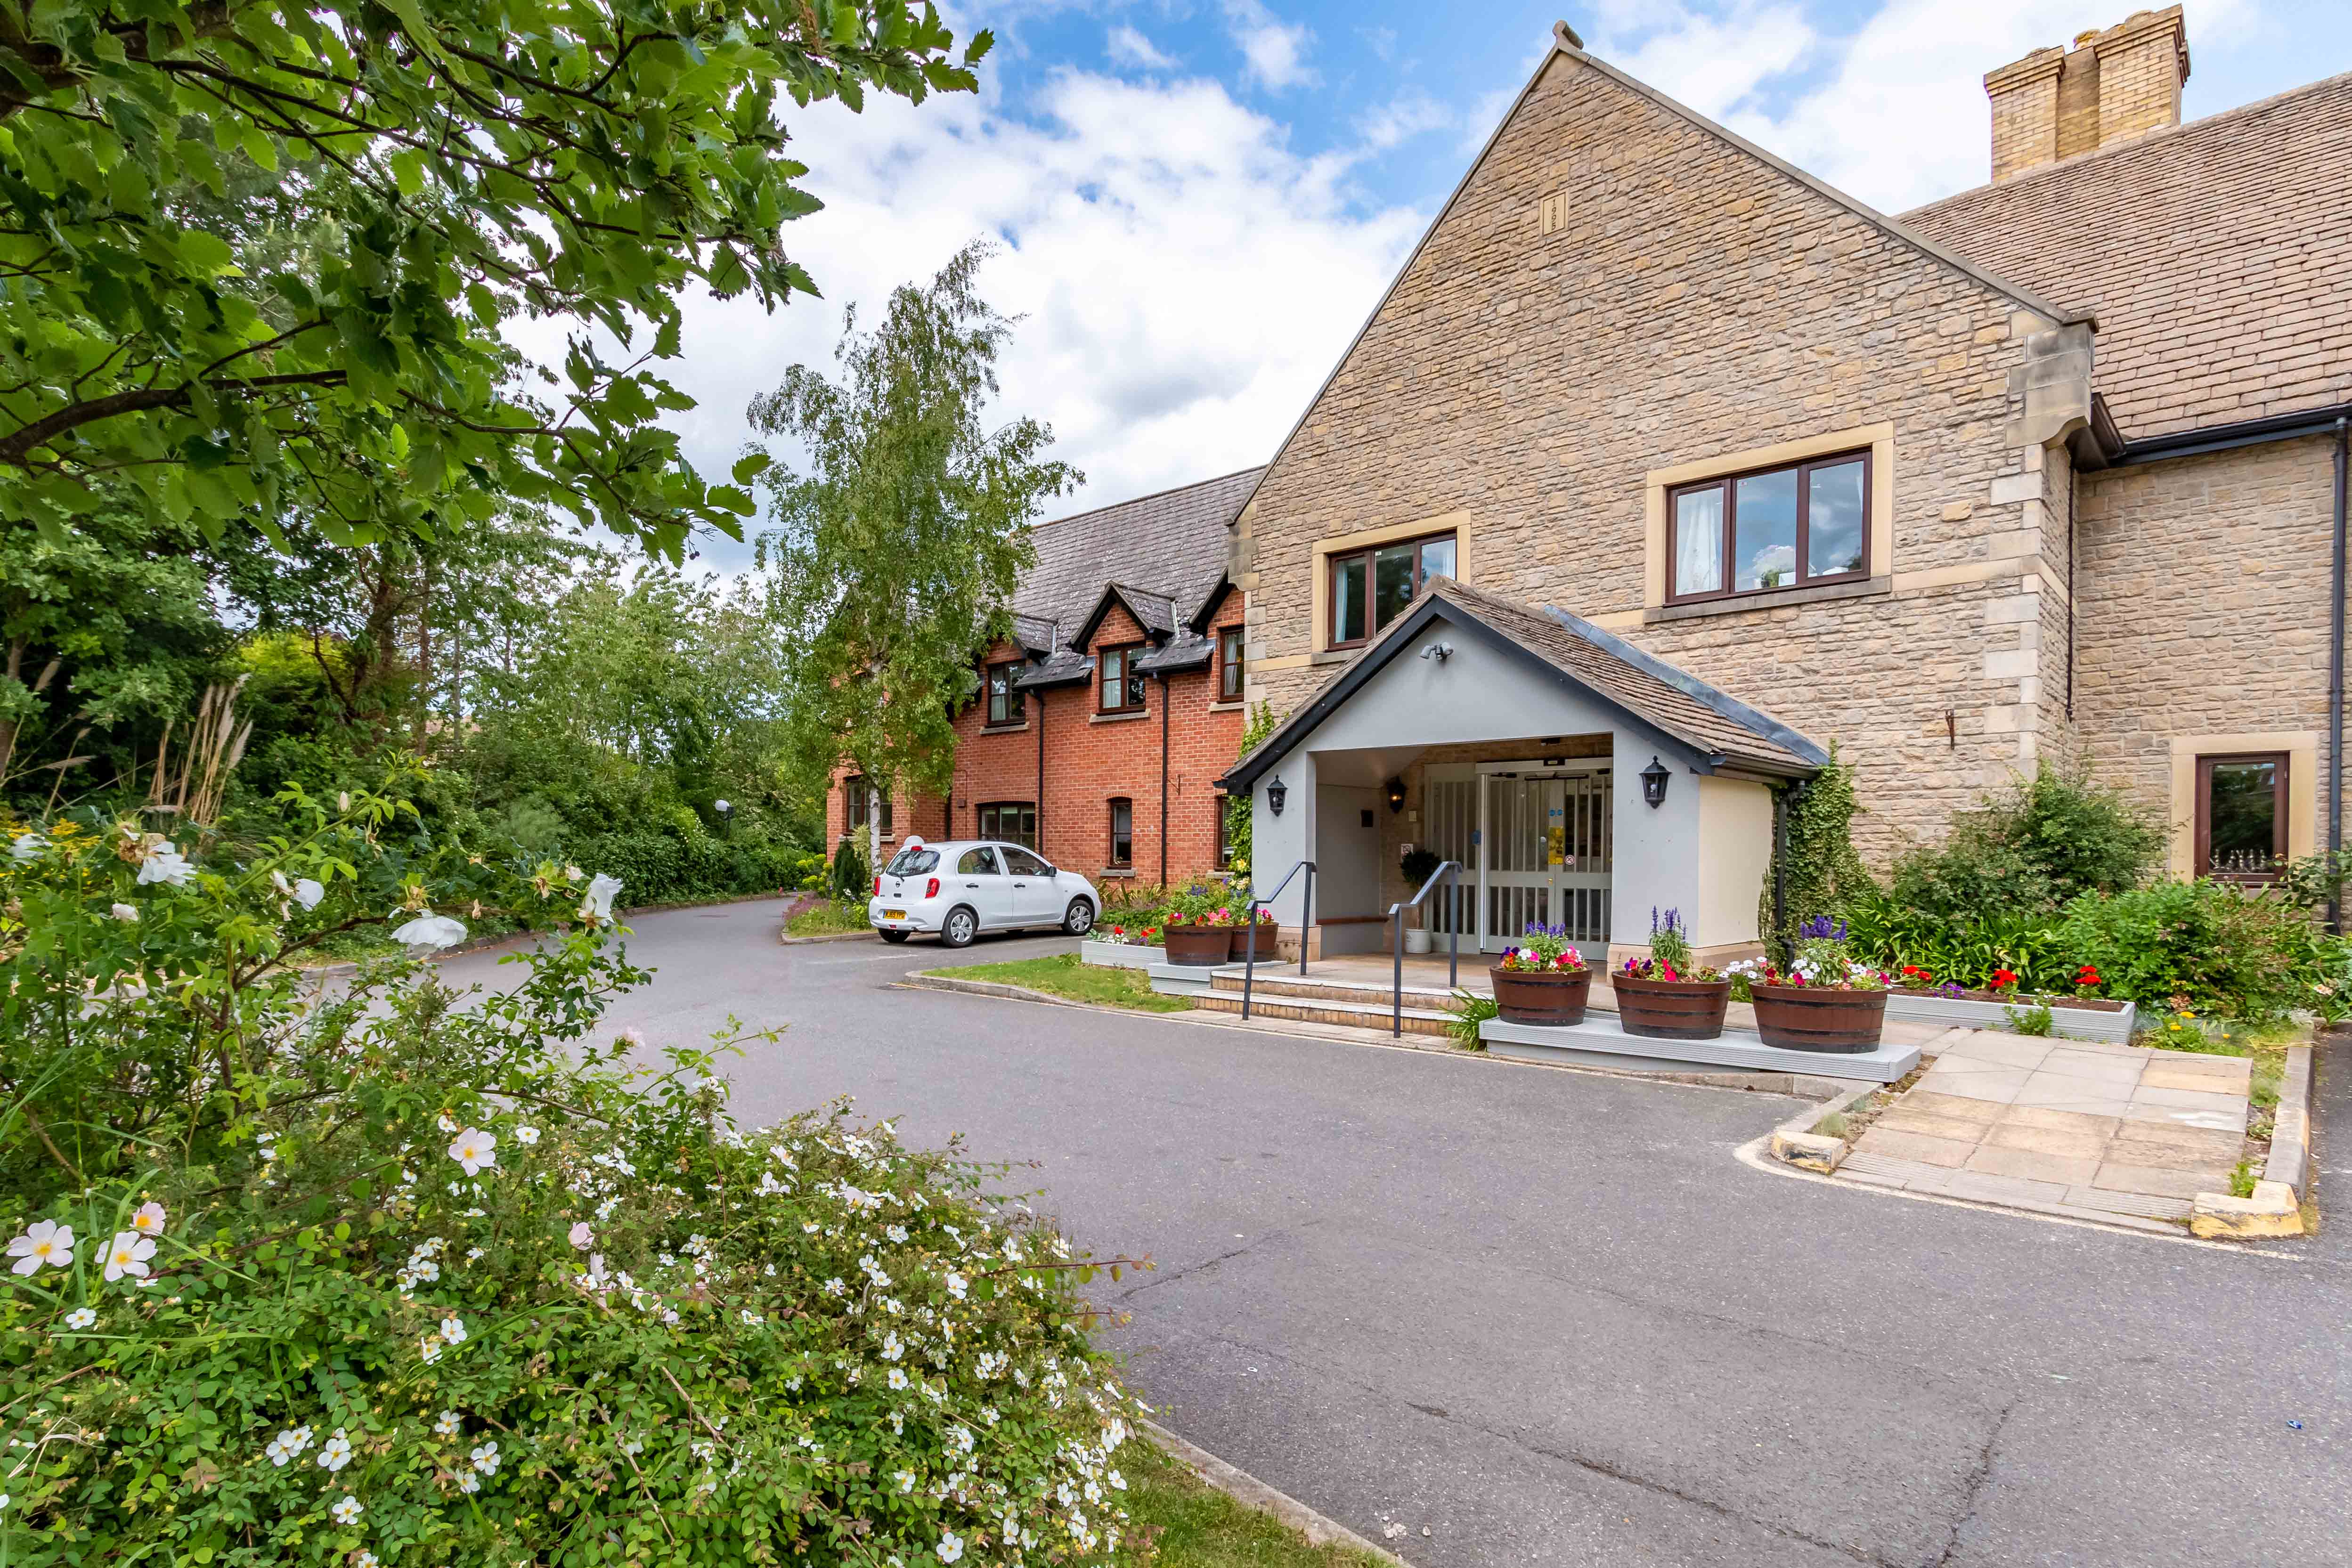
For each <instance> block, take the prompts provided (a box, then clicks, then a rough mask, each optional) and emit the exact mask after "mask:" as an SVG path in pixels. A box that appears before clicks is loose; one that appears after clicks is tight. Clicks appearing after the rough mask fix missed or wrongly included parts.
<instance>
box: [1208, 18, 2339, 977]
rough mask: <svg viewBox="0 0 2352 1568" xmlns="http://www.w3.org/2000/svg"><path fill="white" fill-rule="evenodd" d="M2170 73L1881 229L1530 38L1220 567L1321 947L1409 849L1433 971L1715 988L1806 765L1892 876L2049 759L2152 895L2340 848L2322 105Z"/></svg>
mask: <svg viewBox="0 0 2352 1568" xmlns="http://www.w3.org/2000/svg"><path fill="white" fill-rule="evenodd" d="M2188 73H2189V42H2188V37H2187V33H2186V25H2185V22H2184V20H2183V16H2182V13H2181V10H2180V8H2179V7H2178V6H2174V7H2170V8H2168V9H2165V10H2161V11H2148V12H2140V13H2137V14H2135V15H2133V16H2130V17H2128V18H2126V20H2124V21H2123V22H2121V23H2120V24H2119V25H2117V26H2113V27H2109V28H2107V29H2105V30H2104V31H2101V32H2097V33H2093V34H2086V35H2084V37H2081V38H2079V39H2077V40H2076V42H2075V43H2074V46H2073V47H2067V48H2050V49H2044V50H2040V51H2037V52H2036V53H2034V54H2032V55H2029V56H2028V57H2025V58H2024V59H2022V60H2020V61H2017V62H2015V63H2013V64H2011V65H2010V66H2007V67H2004V68H2001V69H1999V70H1996V71H1994V72H1992V73H1991V74H1990V76H1988V77H1987V78H1985V83H1986V90H1987V93H1988V98H1989V102H1988V110H1989V114H1990V120H1991V123H1992V157H1991V173H1992V175H1993V178H1992V180H1991V181H1990V183H1988V184H1986V185H1985V186H1983V187H1980V188H1979V189H1976V190H1972V191H1969V192H1966V193H1961V194H1959V195H1957V196H1954V197H1951V198H1949V199H1948V200H1945V201H1942V202H1938V203H1936V204H1932V205H1930V206H1927V207H1925V208H1922V209H1919V210H1918V211H1916V212H1913V213H1909V214H1904V215H1903V216H1901V217H1899V218H1898V217H1889V216H1887V215H1885V214H1880V213H1877V212H1874V211H1873V210H1871V209H1870V208H1868V207H1866V206H1864V205H1863V204H1860V203H1858V202H1856V201H1854V200H1853V199H1852V198H1851V197H1848V196H1845V195H1843V193H1839V192H1837V191H1835V190H1833V189H1832V188H1831V187H1829V186H1828V185H1826V184H1824V183H1822V182H1821V181H1820V180H1818V179H1815V178H1814V177H1812V176H1811V175H1810V174H1807V173H1806V172H1803V171H1801V170H1800V169H1797V168H1794V167H1792V166H1790V165H1789V164H1788V163H1786V162H1782V161H1780V159H1777V158H1775V157H1773V156H1771V155H1770V154H1769V153H1767V152H1764V151H1763V150H1761V149H1760V148H1758V147H1756V146H1754V145H1753V144H1751V143H1749V142H1748V141H1744V140H1742V139H1741V138H1739V137H1738V136H1736V135H1734V134H1733V133H1731V132H1730V131H1727V130H1725V129H1724V128H1723V127H1721V126H1719V125H1717V124H1715V123H1713V122H1712V121H1710V120H1707V119H1706V118H1705V117H1704V116H1702V115H1699V114H1697V113H1696V112H1695V111H1693V110H1689V109H1687V108H1685V107H1684V106H1683V105H1681V104H1678V103H1676V102H1675V101H1674V100H1672V99H1669V98H1667V97H1665V96H1664V94H1661V93H1660V92H1658V91H1657V90H1656V89H1653V88H1651V87H1649V86H1648V85H1646V84H1644V83H1643V82H1641V81H1639V80H1636V79H1634V78H1632V77H1630V76H1628V75H1626V74H1625V73H1624V72H1622V71H1621V70H1619V69H1617V68H1614V67H1612V66H1611V65H1609V64H1608V63H1607V62H1605V61H1602V60H1601V59H1599V58H1597V57H1594V56H1592V55H1591V54H1590V53H1589V52H1587V51H1586V50H1584V49H1583V48H1582V47H1581V45H1580V43H1579V42H1578V40H1577V39H1576V37H1575V36H1574V34H1573V33H1571V32H1570V31H1569V30H1568V29H1567V28H1566V26H1561V27H1560V28H1559V29H1558V30H1557V31H1556V35H1555V40H1554V47H1553V48H1552V49H1551V51H1550V52H1549V55H1548V56H1547V57H1546V58H1545V59H1544V60H1543V61H1542V62H1541V63H1540V64H1539V65H1538V68H1536V70H1535V72H1534V74H1533V76H1532V77H1531V78H1530V79H1529V80H1528V84H1527V87H1526V89H1524V91H1523V92H1522V93H1521V95H1520V97H1519V98H1518V99H1517V102H1516V103H1515V104H1514V105H1513V106H1512V107H1511V109H1510V110H1509V111H1508V112H1507V115H1506V116H1505V117H1504V120H1503V122H1502V124H1501V125H1500V126H1499V127H1498V128H1497V129H1496V132H1495V134H1494V136H1493V138H1492V139H1491V140H1490V141H1488V142H1487V144H1486V147H1485V148H1484V150H1483V151H1482V152H1480V153H1479V154H1478V156H1477V157H1476V159H1475V162H1473V164H1472V166H1471V168H1470V169H1469V171H1468V172H1466V173H1465V176H1464V178H1463V181H1462V183H1461V184H1460V185H1459V186H1458V187H1457V188H1456V190H1455V191H1454V193H1453V195H1452V196H1451V197H1450V198H1449V200H1448V201H1447V203H1446V204H1445V205H1444V208H1443V209H1442V210H1441V211H1440V213H1439V214H1438V216H1437V218H1436V219H1435V221H1434V222H1433V225H1432V226H1431V228H1430V229H1429V231H1428V233H1427V234H1426V235H1424V236H1423V240H1422V242H1421V244H1420V245H1419V246H1418V247H1417V248H1416V249H1415V251H1414V252H1413V254H1412V256H1411V257H1410V258H1409V259H1408V261H1407V262H1406V264H1405V266H1404V267H1403V269H1402V272H1401V273H1400V274H1399V275H1398V277H1396V279H1395V281H1394V282H1393V283H1392V284H1391V287H1390V289H1389V292H1388V294H1387V295H1386V296H1385V297H1384V298H1383V299H1382V300H1381V303H1380V305H1379V306H1378V308H1376V309H1375V311H1374V312H1373V314H1372V316H1371V317H1370V319H1369V320H1368V321H1367V322H1366V324H1365V325H1364V327H1363V329H1362V330H1361V331H1360V334H1359V336H1358V337H1357V339H1356V340H1355V341H1354V342H1353V343H1352V344H1351V345H1350V346H1349V349H1348V350H1347V353H1346V355H1345V356H1344V358H1343V359H1342V360H1341V361H1340V363H1339V365H1338V367H1337V368H1336V369H1335V370H1334V371H1333V372H1332V374H1331V376H1330V379H1329V380H1328V382H1326V383H1325V385H1324V387H1323V388H1322V390H1321V391H1320V392H1318V395H1317V396H1316V398H1315V399H1314V401H1313V402H1312V403H1311V404H1310V405H1309V406H1308V407H1307V410H1306V412H1305V413H1304V414H1303V415H1302V417H1301V418H1300V420H1299V422H1298V423H1297V425H1296V426H1295V427H1294V428H1293V429H1292V430H1291V431H1290V432H1289V434H1287V435H1286V437H1284V439H1283V440H1282V442H1281V444H1280V445H1279V446H1278V448H1277V449H1276V453H1275V455H1274V458H1273V460H1272V462H1271V463H1270V464H1269V465H1267V467H1266V469H1265V472H1264V474H1263V475H1262V476H1261V477H1260V478H1259V480H1258V482H1257V484H1256V486H1255V488H1254V489H1253V490H1252V491H1251V493H1250V496H1249V497H1248V499H1247V501H1246V503H1245V505H1244V507H1243V508H1242V510H1241V512H1240V514H1239V516H1238V517H1237V518H1236V520H1235V524H1234V552H1233V566H1232V570H1233V576H1234V580H1235V581H1236V582H1238V583H1239V584H1240V585H1241V586H1242V588H1243V589H1244V593H1245V597H1246V600H1247V612H1246V624H1247V636H1246V643H1247V653H1248V660H1249V664H1248V669H1249V688H1248V695H1249V696H1250V697H1251V698H1253V699H1255V698H1259V697H1263V698H1265V699H1266V700H1268V701H1269V702H1270V703H1271V704H1272V706H1273V707H1274V709H1275V711H1276V712H1277V713H1280V714H1286V715H1287V716H1288V717H1287V718H1286V722H1285V725H1284V727H1282V728H1281V729H1279V730H1277V731H1276V734H1275V735H1273V736H1272V737H1269V739H1268V740H1267V741H1266V742H1265V745H1263V746H1262V747H1259V748H1257V749H1256V750H1255V751H1254V752H1253V754H1252V755H1251V757H1250V758H1247V759H1245V760H1244V763H1243V764H1241V765H1239V766H1237V767H1236V768H1234V770H1233V771H1232V772H1231V773H1229V774H1228V775H1226V777H1225V779H1224V782H1225V784H1226V786H1227V787H1228V788H1229V789H1248V790H1251V791H1253V792H1254V795H1255V807H1254V822H1255V840H1256V851H1257V858H1258V861H1259V862H1260V869H1261V870H1262V871H1263V872H1264V873H1266V879H1267V880H1271V879H1272V878H1273V877H1274V876H1276V875H1278V874H1279V873H1281V872H1282V871H1283V870H1286V868H1287V866H1288V865H1289V864H1290V863H1291V862H1292V861H1294V860H1296V859H1301V858H1313V859H1315V860H1316V861H1317V862H1318V866H1319V867H1320V868H1321V877H1320V881H1321V882H1322V883H1323V884H1324V887H1325V890H1326V891H1327V892H1328V895H1329V900H1330V901H1329V902H1326V903H1325V904H1324V907H1322V908H1318V910H1317V911H1316V919H1315V925H1316V926H1317V927H1318V929H1317V930H1316V931H1315V932H1314V933H1313V935H1312V936H1311V937H1310V940H1316V941H1320V942H1323V943H1325V944H1326V945H1327V946H1328V945H1330V944H1334V943H1337V944H1339V945H1341V946H1344V945H1345V938H1346V937H1347V936H1349V935H1350V934H1349V933H1348V932H1346V931H1345V930H1343V929H1336V930H1335V929H1332V928H1328V927H1325V924H1324V918H1323V917H1324V915H1326V913H1327V912H1330V913H1336V914H1337V915H1339V917H1340V918H1341V919H1342V920H1343V921H1344V919H1345V918H1346V916H1347V915H1349V913H1350V912H1351V911H1352V909H1353V908H1354V906H1355V905H1358V904H1360V905H1361V906H1362V907H1363V908H1365V909H1367V910H1371V909H1377V908H1381V907H1385V904H1386V903H1387V902H1388V901H1390V900H1392V899H1393V898H1395V897H1397V896H1400V895H1401V894H1402V893H1403V892H1404V885H1403V882H1402V877H1401V875H1400V873H1399V871H1398V860H1399V858H1400V856H1401V854H1402V851H1403V849H1404V848H1405V847H1406V846H1407V845H1408V844H1417V845H1420V846H1424V847H1428V848H1433V849H1435V850H1438V851H1439V852H1442V853H1444V854H1446V855H1447V856H1449V857H1451V858H1455V859H1458V860H1460V861H1462V862H1463V863H1464V864H1465V866H1468V867H1470V868H1471V873H1472V878H1473V880H1472V885H1471V888H1470V890H1469V892H1468V893H1467V894H1465V898H1464V900H1463V902H1462V905H1461V907H1460V908H1459V909H1458V910H1450V911H1445V912H1442V913H1441V914H1440V915H1438V916H1437V921H1438V922H1439V923H1441V924H1442V923H1444V922H1449V921H1458V922H1459V923H1460V925H1461V926H1462V928H1463V930H1464V931H1465V940H1467V938H1468V936H1469V935H1470V934H1473V933H1475V935H1476V936H1479V937H1480V938H1481V939H1483V940H1485V941H1487V942H1489V943H1496V942H1501V941H1507V940H1508V939H1509V938H1510V936H1513V935H1515V934H1516V932H1517V924H1518V923H1519V922H1521V921H1523V920H1525V919H1528V918H1538V919H1547V920H1550V921H1552V922H1554V923H1559V922H1560V921H1563V920H1565V921H1567V922H1568V923H1570V924H1572V925H1576V926H1577V927H1578V929H1579V934H1580V936H1582V937H1583V938H1585V939H1586V940H1588V941H1590V942H1591V943H1592V944H1594V945H1595V946H1600V945H1603V944H1607V943H1609V942H1611V941H1612V939H1615V940H1616V941H1617V944H1618V946H1621V947H1622V946H1627V945H1629V944H1630V943H1637V942H1639V941H1641V940H1642V939H1643V938H1644V937H1645V936H1646V914H1647V910H1648V907H1649V906H1650V905H1652V904H1658V905H1661V906H1665V905H1673V906H1678V907H1680V908H1681V909H1683V910H1684V911H1685V913H1686V914H1688V913H1689V912H1691V911H1694V910H1696V911H1698V912H1699V919H1698V925H1699V930H1698V933H1697V936H1698V939H1699V941H1700V943H1701V945H1702V946H1706V947H1709V948H1713V949H1716V950H1717V951H1721V952H1729V951H1733V950H1736V949H1738V948H1741V947H1742V946H1745V945H1746V944H1748V943H1751V942H1753V941H1754V939H1755V937H1756V936H1757V929H1756V908H1757V895H1758V893H1759V874H1760V868H1761V867H1762V865H1763V864H1764V863H1765V856H1764V848H1765V842H1764V841H1768V840H1769V834H1770V832H1771V831H1772V825H1771V824H1772V815H1771V812H1772V810H1773V805H1772V802H1773V800H1775V799H1776V796H1775V795H1774V793H1773V791H1774V790H1776V789H1779V788H1780V787H1782V786H1785V785H1788V784H1790V783H1796V782H1801V779H1803V778H1804V777H1805V776H1806V775H1807V774H1808V773H1809V772H1810V771H1811V769H1812V768H1813V767H1814V766H1816V765H1817V761H1816V759H1818V758H1819V757H1821V756H1822V754H1823V753H1824V752H1825V750H1826V748H1827V747H1830V746H1832V745H1834V746H1835V747H1837V748H1838V750H1839V752H1840V754H1841V756H1842V757H1843V758H1845V759H1846V760H1848V761H1850V762H1852V763H1853V764H1854V766H1855V768H1856V771H1857V775H1858V777H1857V788H1858V790H1859V794H1860V798H1861V800H1862V803H1863V806H1864V816H1863V817H1862V818H1861V819H1860V821H1858V822H1857V840H1858V841H1859V842H1860V843H1861V845H1862V847H1863V848H1864V852H1865V853H1866V854H1867V855H1869V856H1870V857H1871V858H1873V859H1874V860H1877V861H1880V862H1883V861H1884V860H1885V857H1886V856H1888V855H1889V854H1891V853H1892V852H1895V850H1896V849H1898V848H1900V847H1901V846H1902V845H1903V844H1905V843H1906V842H1909V841H1918V840H1921V839H1926V838H1928V837H1931V836H1933V835H1935V834H1937V833H1938V832H1939V831H1941V830H1942V829H1943V827H1944V826H1945V825H1946V824H1947V823H1948V821H1949V819H1950V817H1951V814H1952V813H1953V812H1954V811H1955V810H1958V809H1960V808H1963V807H1966V806H1968V805H1969V804H1971V803H1973V802H1974V801H1975V800H1977V799H1978V797H1979V795H1980V794H1981V793H1982V792H1983V791H1984V790H1986V789H1989V788H1992V787H1996V786H1998V785H2000V783H2002V782H2003V781H2004V780H2005V779H2009V778H2011V776H2013V775H2014V774H2015V773H2017V772H2019V771H2021V770H2028V771H2030V770H2031V769H2032V768H2033V767H2034V766H2035V765H2036V763H2037V761H2038V760H2040V759H2042V758H2058V759H2073V758H2078V757H2087V758H2089V759H2090V760H2091V761H2092V762H2093V764H2094V765H2095V769H2096V770H2097V772H2098V774H2099V775H2100V776H2101V777H2102V778H2104V779H2106V780H2107V781H2110V782H2112V783H2115V784H2117V785H2120V786H2122V787H2124V788H2126V789H2130V790H2132V791H2134V792H2136V793H2137V795H2138V796H2139V797H2140V798H2141V799H2142V800H2145V801H2146V802H2147V804H2148V805H2149V806H2150V807H2151V808H2152V809H2153V810H2155V811H2157V812H2158V813H2159V814H2160V815H2161V816H2162V817H2163V818H2164V820H2165V821H2168V823H2169V824H2170V828H2171V837H2172V851H2171V854H2172V864H2173V868H2174V869H2175V870H2176V871H2178V872H2180V873H2200V874H2202V873H2213V874H2224V875H2234V876H2250V877H2259V876H2262V875H2264V874H2267V873H2269V872H2271V871H2272V870H2273V869H2274V868H2275V867H2276V865H2277V864H2278V863H2279V862H2281V861H2282V860H2284V859H2285V858H2287V857H2290V856H2293V855H2298V854H2304V853H2308V852H2312V851H2313V850H2315V849H2317V848H2323V847H2328V846H2332V845H2335V844H2336V843H2338V842H2340V819H2341V804H2342V794H2341V789H2340V787H2339V785H2338V784H2337V782H2336V779H2337V778H2338V777H2339V775H2340V772H2341V768H2340V767H2339V761H2340V758H2341V753H2342V720H2343V681H2342V659H2343V635H2344V633H2343V620H2342V615H2343V608H2344V599H2343V593H2344V580H2345V568H2344V552H2345V520H2344V507H2345V499H2344V488H2343V477H2342V465H2343V463H2344V460H2345V459H2344V444H2345V431H2346V416H2347V413H2352V402H2347V399H2348V398H2352V203H2347V202H2346V201H2345V200H2344V171H2345V169H2346V168H2347V166H2352V165H2347V155H2352V77H2338V78H2332V79H2329V80H2326V81H2321V82H2317V83H2315V84H2313V85H2312V86H2310V87H2307V88H2304V89H2298V90H2296V91H2294V92H2290V93H2286V94H2284V95H2281V96H2279V97H2276V98H2273V99H2267V100H2265V101H2263V102H2260V103H2255V104H2252V105H2249V106H2246V107H2245V108H2242V109H2239V110H2233V111H2231V112H2229V113H2227V114H2222V115H2217V116H2215V117H2213V118H2211V119H2210V120H2202V121H2197V122H2193V123H2189V124H2181V123H2179V106H2180V89H2181V84H2182V82H2183V81H2184V80H2185V79H2186V78H2187V76H2188ZM1674 694H1679V695H1674ZM1684 698H1688V699H1690V702H1695V703H1696V705H1697V706H1696V707H1692V706H1689V703H1686V702H1685V701H1684V700H1683V699H1684ZM1726 727H1728V728H1726ZM1278 802H1286V804H1287V810H1279V809H1277V805H1278ZM1349 868H1353V869H1352V870H1351V869H1349ZM1352 883H1362V885H1360V886H1355V885H1352ZM1343 884H1344V885H1343ZM1343 902H1344V904H1345V905H1346V907H1344V908H1343V907H1340V906H1339V905H1340V904H1341V903H1343ZM1621 906H1622V910H1623V911H1624V912H1625V914H1627V915H1632V914H1633V912H1634V911H1636V910H1639V911H1641V912H1642V915H1641V918H1639V919H1636V920H1634V921H1632V922H1627V921H1624V920H1620V919H1618V918H1617V917H1616V914H1615V911H1616V910H1617V909H1618V908H1620V907H1621ZM1277 913H1278V914H1280V915H1282V917H1283V918H1284V920H1285V922H1286V925H1291V926H1292V927H1293V929H1296V928H1297V922H1299V921H1300V919H1301V917H1302V915H1303V914H1304V911H1303V910H1302V909H1301V908H1300V907H1299V904H1298V901H1297V898H1296V897H1295V896H1294V897H1292V898H1290V899H1289V900H1287V901H1286V904H1283V905H1278V906H1277ZM1628 925H1631V926H1632V927H1633V928H1632V929H1630V930H1629V929H1627V927H1628Z"/></svg>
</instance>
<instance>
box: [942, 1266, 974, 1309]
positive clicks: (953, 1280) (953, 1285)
mask: <svg viewBox="0 0 2352 1568" xmlns="http://www.w3.org/2000/svg"><path fill="white" fill-rule="evenodd" d="M970 1287H971V1281H969V1280H967V1279H965V1278H964V1277H963V1276H962V1275H961V1274H959V1273H957V1272H956V1271H955V1270H952V1269H950V1270H948V1294H949V1295H950V1296H953V1297H954V1298H955V1299H956V1300H957V1301H962V1300H963V1293H964V1291H966V1290H967V1289H969V1288H970Z"/></svg>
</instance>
